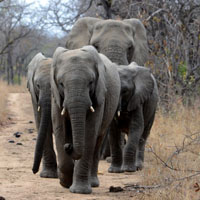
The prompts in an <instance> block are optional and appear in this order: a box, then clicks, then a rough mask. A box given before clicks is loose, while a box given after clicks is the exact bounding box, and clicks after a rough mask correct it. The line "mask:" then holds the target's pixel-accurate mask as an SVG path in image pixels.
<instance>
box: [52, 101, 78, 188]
mask: <svg viewBox="0 0 200 200" xmlns="http://www.w3.org/2000/svg"><path fill="white" fill-rule="evenodd" d="M52 121H53V123H52V124H53V133H54V135H55V142H56V149H57V158H58V177H59V179H60V184H61V185H62V186H63V187H66V188H69V187H70V186H71V185H72V177H73V169H74V161H73V160H72V158H71V157H70V156H68V155H67V154H66V152H65V150H64V145H65V144H66V142H69V143H70V142H71V141H70V139H69V138H68V137H66V135H71V132H70V131H71V126H69V124H66V123H67V122H66V121H65V120H64V119H63V118H61V116H60V110H59V109H58V107H57V105H56V104H55V102H54V100H52ZM67 140H69V141H67Z"/></svg>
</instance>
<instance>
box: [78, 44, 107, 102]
mask: <svg viewBox="0 0 200 200" xmlns="http://www.w3.org/2000/svg"><path fill="white" fill-rule="evenodd" d="M81 50H83V51H87V52H89V53H90V54H91V56H92V58H94V60H95V62H96V69H97V74H98V77H97V80H96V88H95V99H96V102H97V104H98V105H101V104H103V103H104V101H105V95H106V92H107V88H106V80H105V73H106V68H105V65H104V63H103V61H102V59H101V58H100V56H99V54H98V52H97V50H96V49H95V48H94V47H93V46H85V47H83V48H81Z"/></svg>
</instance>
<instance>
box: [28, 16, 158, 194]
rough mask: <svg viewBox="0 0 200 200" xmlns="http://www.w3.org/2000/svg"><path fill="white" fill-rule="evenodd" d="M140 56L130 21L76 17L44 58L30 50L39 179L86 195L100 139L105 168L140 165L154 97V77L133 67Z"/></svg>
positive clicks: (140, 29)
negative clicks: (106, 151)
mask: <svg viewBox="0 0 200 200" xmlns="http://www.w3.org/2000/svg"><path fill="white" fill-rule="evenodd" d="M147 59H148V47H147V38H146V31H145V28H144V26H143V24H142V23H141V22H140V21H139V20H138V19H128V20H123V21H119V20H101V19H96V18H91V17H85V18H82V19H79V20H78V21H77V22H76V23H75V24H74V26H73V28H72V30H71V32H70V33H69V35H68V37H67V42H66V48H63V47H58V48H57V49H56V51H55V52H54V54H53V57H52V58H46V57H45V56H43V55H42V54H41V53H38V54H37V55H36V56H35V57H34V58H33V59H32V61H31V62H30V63H29V65H28V74H27V79H28V81H27V87H28V89H29V91H30V94H31V98H32V104H33V110H34V115H35V121H36V127H37V130H38V138H37V142H36V147H35V156H34V162H33V168H32V171H33V173H37V172H38V171H39V166H40V162H41V160H42V161H43V162H42V163H43V168H42V171H41V173H40V176H41V177H45V178H57V177H58V178H59V179H60V184H61V185H62V186H64V187H66V188H69V189H70V191H71V192H73V193H86V194H88V193H91V192H92V187H98V186H99V179H98V176H97V173H98V163H99V160H100V151H101V149H102V148H105V146H104V145H102V144H103V143H104V144H105V143H106V144H108V145H109V147H110V150H111V158H112V159H111V160H112V162H111V166H110V168H109V169H108V171H109V172H111V173H122V172H125V171H129V172H134V171H136V170H141V169H142V168H143V162H144V149H145V143H146V140H147V137H148V135H149V133H150V130H151V127H152V124H153V121H154V116H155V112H156V107H157V102H158V89H157V84H156V81H155V78H154V77H153V75H152V74H151V72H150V70H149V69H148V68H145V67H141V66H142V65H144V63H145V62H146V61H147ZM139 65H141V66H139ZM122 133H126V134H127V141H126V144H125V145H123V144H122V140H123V138H122V135H123V134H122ZM53 134H54V136H55V144H56V150H57V156H56V154H55V151H54V148H53Z"/></svg>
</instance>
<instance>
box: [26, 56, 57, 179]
mask: <svg viewBox="0 0 200 200" xmlns="http://www.w3.org/2000/svg"><path fill="white" fill-rule="evenodd" d="M51 63H52V59H51V58H46V57H44V56H43V55H42V54H41V53H38V54H37V55H36V56H35V57H34V58H33V59H32V60H31V62H30V64H29V65H28V73H27V79H28V81H27V87H28V89H29V92H30V94H31V98H32V105H33V110H34V116H35V122H36V127H37V130H38V138H37V143H36V147H35V148H36V149H35V157H34V164H33V172H34V173H37V171H38V170H39V166H40V161H41V159H42V157H43V169H42V171H41V173H40V176H41V177H44V178H57V163H56V156H55V152H54V149H53V140H52V123H51V92H50V69H51ZM38 108H39V109H38ZM44 138H45V139H44ZM42 141H43V142H42ZM42 152H43V154H42Z"/></svg>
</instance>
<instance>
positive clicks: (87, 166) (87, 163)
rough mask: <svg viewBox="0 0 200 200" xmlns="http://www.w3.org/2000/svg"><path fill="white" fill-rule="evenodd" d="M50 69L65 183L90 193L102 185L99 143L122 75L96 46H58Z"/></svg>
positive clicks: (111, 114)
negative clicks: (101, 55) (100, 183)
mask: <svg viewBox="0 0 200 200" xmlns="http://www.w3.org/2000/svg"><path fill="white" fill-rule="evenodd" d="M104 59H107V58H104ZM51 72H52V73H51V87H52V122H53V132H54V134H55V140H56V148H57V153H58V176H59V178H60V184H61V185H62V186H64V187H70V191H71V192H73V193H91V192H92V188H91V187H98V186H99V180H98V177H97V170H98V162H99V156H98V155H99V150H100V148H99V147H100V146H101V143H102V139H103V138H104V135H105V132H106V130H107V128H108V126H109V125H110V123H111V121H112V119H113V117H114V114H115V112H116V109H117V106H118V102H119V95H120V79H119V74H118V72H117V70H116V65H115V64H113V63H108V62H107V61H106V60H102V59H100V57H99V54H98V52H97V51H96V49H95V48H94V47H92V46H86V47H83V48H81V49H76V50H67V49H64V48H61V47H59V48H57V49H56V51H55V53H54V56H53V65H52V71H51ZM90 106H92V107H93V108H94V112H92V111H91V109H90ZM63 109H64V110H63ZM74 160H75V162H74ZM72 176H73V177H72Z"/></svg>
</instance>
